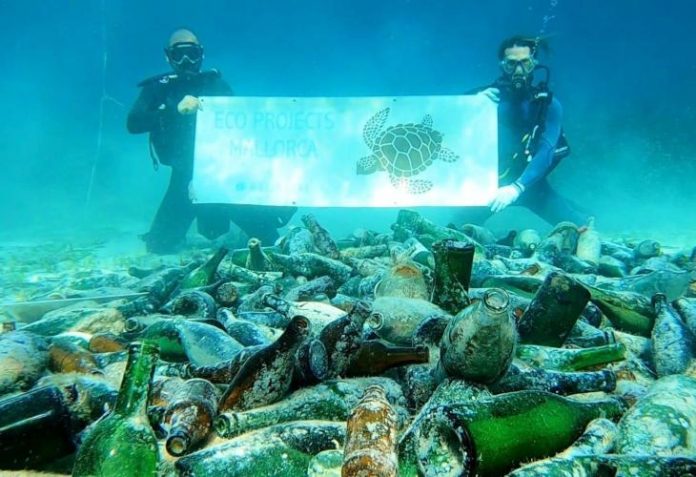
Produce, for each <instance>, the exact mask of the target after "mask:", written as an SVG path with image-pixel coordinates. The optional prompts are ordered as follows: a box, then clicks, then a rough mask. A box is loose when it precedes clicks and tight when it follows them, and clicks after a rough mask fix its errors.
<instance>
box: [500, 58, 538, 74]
mask: <svg viewBox="0 0 696 477" xmlns="http://www.w3.org/2000/svg"><path fill="white" fill-rule="evenodd" d="M536 64H537V62H536V60H535V59H534V58H533V57H531V56H530V57H528V58H523V59H521V60H515V59H512V58H505V59H504V60H502V61H501V62H500V68H501V69H502V70H503V73H505V74H508V75H512V74H515V72H517V69H518V68H521V70H522V71H521V72H522V73H523V74H525V75H528V74H531V73H532V71H534V68H536Z"/></svg>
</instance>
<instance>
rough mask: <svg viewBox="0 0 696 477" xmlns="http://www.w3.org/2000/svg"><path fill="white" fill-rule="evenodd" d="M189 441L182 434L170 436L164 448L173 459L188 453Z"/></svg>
mask: <svg viewBox="0 0 696 477" xmlns="http://www.w3.org/2000/svg"><path fill="white" fill-rule="evenodd" d="M190 444H191V440H190V439H189V438H188V437H187V436H185V435H184V434H182V433H176V434H173V435H172V434H170V435H169V437H168V438H167V442H166V444H165V447H166V449H167V452H169V454H171V455H173V456H174V457H179V456H182V455H184V454H185V453H186V451H188V448H189V445H190Z"/></svg>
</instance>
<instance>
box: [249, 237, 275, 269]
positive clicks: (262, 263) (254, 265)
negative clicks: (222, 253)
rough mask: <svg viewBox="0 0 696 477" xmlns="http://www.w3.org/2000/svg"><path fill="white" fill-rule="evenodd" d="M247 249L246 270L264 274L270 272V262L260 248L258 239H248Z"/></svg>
mask: <svg viewBox="0 0 696 477" xmlns="http://www.w3.org/2000/svg"><path fill="white" fill-rule="evenodd" d="M247 247H249V254H248V255H247V258H246V263H245V266H246V268H248V269H249V270H253V271H255V272H266V271H268V270H271V268H272V267H271V262H270V260H269V259H268V256H266V253H265V252H264V251H263V249H262V248H261V241H260V240H259V239H257V238H254V237H252V238H250V239H249V242H248V243H247Z"/></svg>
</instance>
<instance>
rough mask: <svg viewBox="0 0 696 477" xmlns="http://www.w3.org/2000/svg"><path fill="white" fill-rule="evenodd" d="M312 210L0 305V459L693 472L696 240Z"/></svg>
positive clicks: (246, 470)
mask: <svg viewBox="0 0 696 477" xmlns="http://www.w3.org/2000/svg"><path fill="white" fill-rule="evenodd" d="M302 222H303V224H304V226H303V227H295V228H292V229H291V230H290V231H289V232H288V234H287V235H286V236H285V237H283V238H282V239H281V240H280V241H279V242H278V243H276V244H274V245H271V246H263V244H261V243H260V242H259V241H258V240H257V239H254V238H252V239H250V240H249V243H248V247H246V248H243V249H237V250H232V251H229V250H228V249H227V248H225V247H222V248H219V249H217V250H213V251H211V252H210V253H209V254H208V255H206V256H205V257H204V258H198V259H194V260H191V261H188V262H186V263H184V264H183V265H182V264H178V265H176V266H159V267H154V268H149V269H148V268H142V267H135V266H132V267H130V268H129V270H128V273H116V272H111V271H100V270H93V271H92V272H91V273H87V274H84V273H82V274H80V275H79V276H74V277H73V279H72V280H61V285H60V286H59V287H56V288H54V289H52V290H51V291H50V293H49V294H48V295H47V294H46V293H45V291H42V293H43V294H37V295H36V296H34V297H32V298H34V299H32V300H28V301H26V302H23V303H17V304H14V305H9V306H6V307H5V315H4V317H3V327H2V333H0V470H7V471H24V472H31V471H37V472H42V473H46V472H48V473H53V474H58V475H64V474H72V475H74V476H156V475H167V476H169V475H171V476H208V475H210V476H213V475H214V476H264V477H273V476H279V477H280V476H283V477H285V476H305V475H307V476H315V477H318V476H343V477H348V476H393V477H396V476H405V477H408V476H503V475H512V476H552V475H559V476H560V475H577V476H592V475H602V476H603V475H619V476H628V475H640V476H672V475H674V476H686V475H696V434H695V433H696V361H695V360H694V357H695V356H696V286H694V279H695V275H694V272H695V270H696V249H695V250H691V251H672V252H669V253H668V252H665V251H664V250H662V249H661V247H660V244H658V243H657V242H655V241H651V240H645V241H643V242H638V243H619V242H612V241H608V240H603V239H602V238H601V237H600V235H599V233H598V232H597V231H596V230H595V228H594V224H593V223H590V224H588V225H586V226H583V227H578V226H576V225H575V224H570V223H561V224H558V225H557V226H556V227H555V228H554V229H553V230H552V231H551V232H550V233H549V234H548V235H547V236H545V237H542V236H541V235H540V234H539V233H537V232H536V231H534V230H523V231H520V232H512V233H510V234H509V235H508V236H506V237H504V238H502V239H496V237H494V236H493V234H492V233H491V232H490V231H488V230H487V229H484V228H482V227H477V226H474V225H470V224H466V225H463V226H461V227H457V226H454V225H450V226H447V227H444V226H439V225H437V224H434V223H433V222H431V221H429V220H427V219H425V218H424V217H422V216H421V215H419V214H417V213H416V212H413V211H408V210H402V211H400V212H399V214H398V216H397V220H396V222H395V223H394V224H393V225H392V227H391V230H392V232H391V233H388V234H379V233H375V232H372V231H366V230H357V231H355V232H354V233H353V234H352V235H351V236H350V237H347V238H345V239H341V240H334V238H333V237H331V236H330V234H329V233H328V232H327V231H326V230H325V229H324V228H323V227H322V226H321V224H319V223H318V222H317V220H316V218H314V217H312V216H311V215H307V216H304V217H303V218H302Z"/></svg>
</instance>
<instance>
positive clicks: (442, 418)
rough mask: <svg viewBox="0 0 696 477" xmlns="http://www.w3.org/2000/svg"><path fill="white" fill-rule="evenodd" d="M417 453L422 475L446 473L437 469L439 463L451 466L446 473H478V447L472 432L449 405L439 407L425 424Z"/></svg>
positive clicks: (461, 474)
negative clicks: (470, 432) (461, 422)
mask: <svg viewBox="0 0 696 477" xmlns="http://www.w3.org/2000/svg"><path fill="white" fill-rule="evenodd" d="M417 455H418V467H419V468H420V470H421V472H422V473H423V475H444V474H442V473H441V471H439V470H438V468H439V467H440V466H446V467H447V468H448V472H447V475H457V476H466V475H476V468H475V467H476V449H475V448H474V443H473V440H472V439H471V435H470V434H469V431H468V430H467V429H466V427H465V426H464V425H461V424H458V419H457V418H456V416H455V415H454V413H453V412H452V411H451V410H450V409H448V408H446V407H439V408H437V409H436V410H435V411H434V412H433V414H432V418H431V419H429V420H427V421H426V422H425V423H424V425H423V428H422V429H421V431H420V438H419V439H418V452H417Z"/></svg>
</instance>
